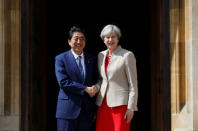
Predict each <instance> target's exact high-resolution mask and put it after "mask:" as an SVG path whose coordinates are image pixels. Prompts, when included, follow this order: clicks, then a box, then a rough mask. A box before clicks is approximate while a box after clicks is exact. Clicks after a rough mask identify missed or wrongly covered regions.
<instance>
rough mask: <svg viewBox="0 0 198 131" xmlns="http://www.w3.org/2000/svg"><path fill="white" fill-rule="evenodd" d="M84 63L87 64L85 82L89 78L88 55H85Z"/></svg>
mask: <svg viewBox="0 0 198 131" xmlns="http://www.w3.org/2000/svg"><path fill="white" fill-rule="evenodd" d="M84 62H85V78H84V82H85V81H86V80H87V78H88V74H89V73H88V70H89V57H88V56H87V54H86V53H84Z"/></svg>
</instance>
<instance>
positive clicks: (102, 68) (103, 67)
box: [101, 50, 108, 79]
mask: <svg viewBox="0 0 198 131" xmlns="http://www.w3.org/2000/svg"><path fill="white" fill-rule="evenodd" d="M107 53H108V50H106V51H105V52H104V58H103V59H102V60H103V61H102V66H101V72H102V73H104V74H103V75H104V76H105V78H106V79H107V74H106V72H105V61H106V57H107Z"/></svg>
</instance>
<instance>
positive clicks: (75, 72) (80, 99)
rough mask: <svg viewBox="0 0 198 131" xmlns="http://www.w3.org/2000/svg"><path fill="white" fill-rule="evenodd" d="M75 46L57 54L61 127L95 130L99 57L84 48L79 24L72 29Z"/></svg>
mask: <svg viewBox="0 0 198 131" xmlns="http://www.w3.org/2000/svg"><path fill="white" fill-rule="evenodd" d="M68 43H69V45H70V47H71V50H69V51H66V52H64V53H62V54H59V55H57V56H56V58H55V73H56V78H57V81H58V84H59V87H60V90H59V94H58V101H57V110H56V118H57V129H58V131H91V130H93V127H94V125H93V115H94V107H95V104H94V103H95V102H94V95H95V94H96V92H97V88H96V87H94V86H92V85H93V84H95V82H96V79H97V78H96V77H97V60H96V57H94V56H92V55H90V54H87V53H86V52H84V51H83V49H84V47H85V45H86V39H85V33H84V31H83V30H81V29H80V28H78V27H72V28H71V29H70V31H69V38H68Z"/></svg>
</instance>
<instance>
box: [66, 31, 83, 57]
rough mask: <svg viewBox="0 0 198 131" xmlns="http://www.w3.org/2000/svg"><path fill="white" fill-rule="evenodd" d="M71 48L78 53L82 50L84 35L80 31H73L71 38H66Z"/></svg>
mask: <svg viewBox="0 0 198 131" xmlns="http://www.w3.org/2000/svg"><path fill="white" fill-rule="evenodd" d="M68 43H69V45H70V46H71V49H72V50H73V51H74V52H75V53H76V54H78V55H80V54H81V53H82V52H83V49H84V48H85V45H86V40H85V36H84V34H83V33H81V32H74V33H73V36H72V38H71V40H68Z"/></svg>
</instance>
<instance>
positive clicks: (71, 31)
mask: <svg viewBox="0 0 198 131" xmlns="http://www.w3.org/2000/svg"><path fill="white" fill-rule="evenodd" d="M74 32H80V33H82V34H84V36H85V31H84V30H83V29H81V28H80V27H77V26H72V27H71V28H70V30H69V36H68V39H69V40H71V38H72V36H73V34H74Z"/></svg>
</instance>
